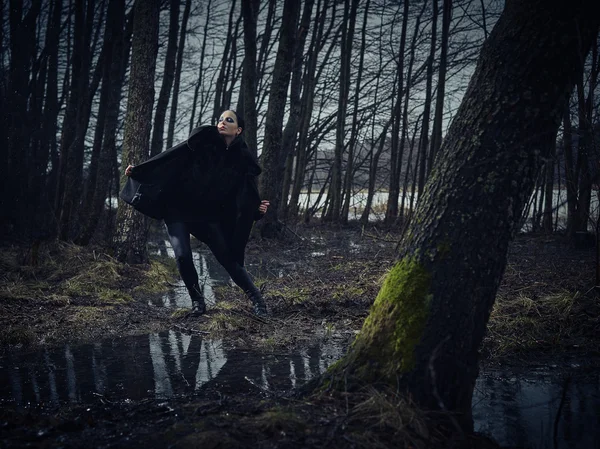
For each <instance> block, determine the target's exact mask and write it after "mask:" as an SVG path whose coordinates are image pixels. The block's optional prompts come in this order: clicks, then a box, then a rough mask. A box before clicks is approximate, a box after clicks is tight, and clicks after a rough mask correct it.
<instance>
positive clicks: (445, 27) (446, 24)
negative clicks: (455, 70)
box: [429, 0, 452, 165]
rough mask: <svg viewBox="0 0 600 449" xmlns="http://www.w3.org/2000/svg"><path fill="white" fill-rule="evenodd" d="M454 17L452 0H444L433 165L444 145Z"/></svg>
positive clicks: (431, 158)
mask: <svg viewBox="0 0 600 449" xmlns="http://www.w3.org/2000/svg"><path fill="white" fill-rule="evenodd" d="M451 19H452V0H444V6H443V13H442V38H441V49H440V66H439V70H438V83H437V95H436V99H435V112H434V114H433V129H432V131H431V148H430V151H429V161H430V162H431V164H432V165H433V162H434V161H435V155H436V154H437V153H438V151H439V150H440V146H441V145H442V121H443V118H444V100H445V96H446V68H447V65H448V34H449V33H450V20H451Z"/></svg>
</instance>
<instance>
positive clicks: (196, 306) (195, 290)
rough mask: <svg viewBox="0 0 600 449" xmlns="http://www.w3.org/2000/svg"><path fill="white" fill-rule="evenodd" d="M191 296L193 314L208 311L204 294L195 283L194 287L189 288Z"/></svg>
mask: <svg viewBox="0 0 600 449" xmlns="http://www.w3.org/2000/svg"><path fill="white" fill-rule="evenodd" d="M188 292H189V294H190V298H191V299H192V314H194V315H202V314H203V313H204V312H206V303H205V302H204V295H203V294H202V290H200V286H198V285H197V284H196V285H193V286H192V288H190V289H188Z"/></svg>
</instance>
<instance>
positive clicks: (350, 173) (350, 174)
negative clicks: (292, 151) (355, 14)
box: [341, 0, 408, 224]
mask: <svg viewBox="0 0 600 449" xmlns="http://www.w3.org/2000/svg"><path fill="white" fill-rule="evenodd" d="M370 3H371V2H370V0H367V2H366V3H365V10H364V13H363V25H362V30H361V41H360V50H359V55H360V56H359V58H358V73H357V75H356V86H355V89H354V105H353V108H352V125H351V127H350V142H349V145H348V164H347V166H346V176H345V178H344V204H343V206H342V216H341V222H342V223H343V224H347V223H348V214H349V212H350V200H351V197H352V186H353V183H354V147H355V146H356V135H357V134H358V102H359V97H360V90H361V82H362V76H363V67H364V62H365V46H366V40H367V23H368V17H369V6H370ZM406 3H407V4H408V0H406ZM357 6H358V5H357Z"/></svg>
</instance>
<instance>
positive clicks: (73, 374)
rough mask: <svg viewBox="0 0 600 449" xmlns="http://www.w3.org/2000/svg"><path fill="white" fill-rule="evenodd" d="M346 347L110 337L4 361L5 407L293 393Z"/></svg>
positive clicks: (167, 335) (0, 395) (172, 335)
mask: <svg viewBox="0 0 600 449" xmlns="http://www.w3.org/2000/svg"><path fill="white" fill-rule="evenodd" d="M344 350H345V348H343V347H342V344H341V343H340V342H336V341H334V340H329V341H328V342H327V343H323V344H322V345H319V346H315V347H311V348H307V349H306V350H304V351H301V352H299V353H296V354H261V353H258V352H256V353H255V352H244V351H240V350H236V349H226V348H225V347H224V345H223V342H222V341H221V340H214V339H207V338H204V337H202V336H200V335H189V334H185V333H181V332H178V331H166V332H162V333H157V334H150V335H144V336H134V337H125V338H121V339H112V340H105V341H102V342H96V343H93V344H83V345H78V346H72V345H65V346H63V347H62V348H57V349H53V350H44V351H40V352H31V353H27V352H19V353H12V354H8V355H6V356H5V357H2V358H0V404H5V405H6V404H16V405H27V404H41V403H51V404H53V405H59V404H63V403H91V402H95V401H98V400H99V399H105V400H108V401H111V402H114V401H131V400H133V401H135V400H141V399H146V398H156V399H168V398H173V397H175V396H179V395H190V394H193V393H200V392H202V391H205V390H211V391H218V392H219V393H221V394H245V393H252V392H254V393H257V392H259V391H260V390H274V391H289V390H290V389H293V388H296V387H297V386H299V385H300V384H302V383H304V382H306V381H308V380H310V379H311V378H313V377H314V376H317V375H319V374H322V373H323V372H324V371H325V370H326V369H327V367H329V365H330V364H332V363H333V362H335V361H336V360H338V359H339V358H340V357H341V356H342V354H343V353H344Z"/></svg>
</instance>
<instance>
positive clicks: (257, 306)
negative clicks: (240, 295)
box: [246, 287, 268, 317]
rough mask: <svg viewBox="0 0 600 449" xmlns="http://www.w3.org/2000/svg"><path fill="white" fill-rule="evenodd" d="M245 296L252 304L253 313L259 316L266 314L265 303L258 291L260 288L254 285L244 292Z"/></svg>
mask: <svg viewBox="0 0 600 449" xmlns="http://www.w3.org/2000/svg"><path fill="white" fill-rule="evenodd" d="M246 296H248V299H249V300H250V301H251V302H252V304H253V305H254V314H255V315H256V316H259V317H266V316H267V315H268V312H267V304H266V303H265V300H264V299H263V297H262V294H261V293H260V290H259V289H258V288H256V287H254V288H253V289H251V290H248V291H247V292H246Z"/></svg>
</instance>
